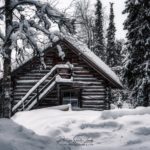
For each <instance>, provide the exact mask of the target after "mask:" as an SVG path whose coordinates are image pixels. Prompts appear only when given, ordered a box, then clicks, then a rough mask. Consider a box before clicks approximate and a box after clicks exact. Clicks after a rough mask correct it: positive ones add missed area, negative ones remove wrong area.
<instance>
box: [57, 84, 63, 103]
mask: <svg viewBox="0 0 150 150" xmlns="http://www.w3.org/2000/svg"><path fill="white" fill-rule="evenodd" d="M57 100H58V103H59V105H62V99H61V96H60V84H57Z"/></svg>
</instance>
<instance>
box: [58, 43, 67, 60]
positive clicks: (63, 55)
mask: <svg viewBox="0 0 150 150" xmlns="http://www.w3.org/2000/svg"><path fill="white" fill-rule="evenodd" d="M56 47H57V50H58V56H59V57H61V59H62V60H64V58H65V53H64V52H63V50H62V48H61V46H60V45H57V46H56Z"/></svg>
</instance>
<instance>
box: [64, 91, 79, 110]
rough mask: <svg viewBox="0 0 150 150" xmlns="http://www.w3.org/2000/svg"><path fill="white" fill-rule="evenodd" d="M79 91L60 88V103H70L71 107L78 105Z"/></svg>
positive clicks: (77, 106) (74, 107)
mask: <svg viewBox="0 0 150 150" xmlns="http://www.w3.org/2000/svg"><path fill="white" fill-rule="evenodd" d="M79 97H80V91H79V90H76V89H74V90H72V89H71V90H69V89H68V90H61V99H62V104H71V106H72V109H77V108H79V107H80V99H79Z"/></svg>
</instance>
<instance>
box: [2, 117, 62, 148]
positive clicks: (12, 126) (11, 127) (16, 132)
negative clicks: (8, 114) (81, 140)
mask: <svg viewBox="0 0 150 150" xmlns="http://www.w3.org/2000/svg"><path fill="white" fill-rule="evenodd" d="M56 149H58V150H62V148H61V147H60V146H59V145H57V144H56V142H55V141H53V139H51V138H48V137H44V136H39V135H36V134H35V133H34V132H33V131H31V130H28V129H25V128H24V127H22V126H20V125H18V124H16V123H14V122H13V121H12V120H9V119H0V150H56Z"/></svg>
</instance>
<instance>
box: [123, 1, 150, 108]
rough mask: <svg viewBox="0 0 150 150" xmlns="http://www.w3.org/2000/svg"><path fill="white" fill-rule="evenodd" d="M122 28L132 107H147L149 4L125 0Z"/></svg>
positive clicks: (149, 78)
mask: <svg viewBox="0 0 150 150" xmlns="http://www.w3.org/2000/svg"><path fill="white" fill-rule="evenodd" d="M123 13H127V14H128V16H127V19H126V21H125V23H124V28H125V29H126V30H127V31H128V33H127V39H128V42H127V43H126V44H127V49H128V59H127V61H126V64H125V68H124V77H125V79H126V81H127V84H128V87H129V89H130V90H131V91H132V92H131V97H132V100H133V104H134V106H148V105H149V102H150V95H149V92H150V60H149V58H150V2H149V1H148V0H132V1H131V0H127V1H126V8H125V10H124V12H123Z"/></svg>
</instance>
